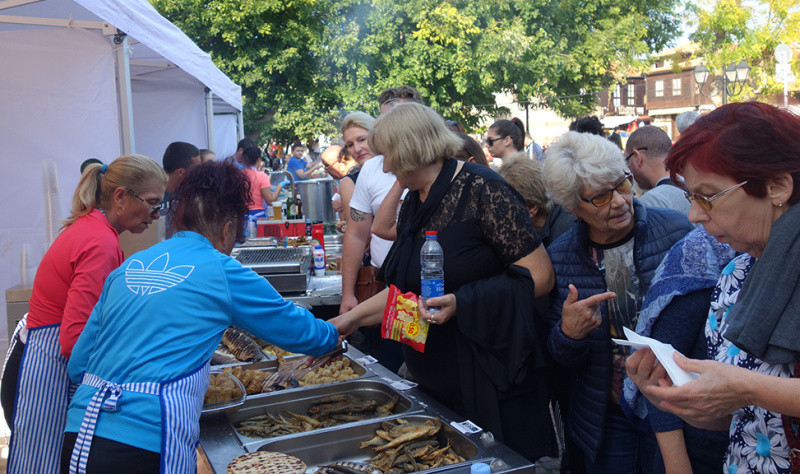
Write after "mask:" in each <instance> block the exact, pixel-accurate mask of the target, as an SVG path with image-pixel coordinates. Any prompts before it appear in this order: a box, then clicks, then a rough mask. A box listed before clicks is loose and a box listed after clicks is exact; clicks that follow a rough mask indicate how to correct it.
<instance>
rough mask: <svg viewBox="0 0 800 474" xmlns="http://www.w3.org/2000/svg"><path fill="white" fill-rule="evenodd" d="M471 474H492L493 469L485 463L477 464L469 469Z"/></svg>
mask: <svg viewBox="0 0 800 474" xmlns="http://www.w3.org/2000/svg"><path fill="white" fill-rule="evenodd" d="M469 471H470V473H471V474H490V473H491V472H492V469H491V468H490V467H489V465H488V464H486V463H485V462H476V463H475V464H473V465H471V466H470V467H469Z"/></svg>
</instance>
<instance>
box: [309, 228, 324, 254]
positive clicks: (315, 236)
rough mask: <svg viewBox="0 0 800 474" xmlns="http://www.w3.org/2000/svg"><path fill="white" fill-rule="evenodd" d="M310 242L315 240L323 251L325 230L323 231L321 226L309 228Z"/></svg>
mask: <svg viewBox="0 0 800 474" xmlns="http://www.w3.org/2000/svg"><path fill="white" fill-rule="evenodd" d="M311 240H312V242H313V241H314V240H316V241H317V242H318V243H319V245H320V246H321V247H322V250H325V229H323V227H322V224H321V223H318V224H314V225H313V226H312V228H311Z"/></svg>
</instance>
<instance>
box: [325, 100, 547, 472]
mask: <svg viewBox="0 0 800 474" xmlns="http://www.w3.org/2000/svg"><path fill="white" fill-rule="evenodd" d="M369 143H370V147H371V148H372V149H373V151H375V152H382V153H383V154H384V163H383V169H384V171H389V172H392V173H394V174H395V175H396V176H397V182H398V183H399V186H401V187H406V188H408V194H407V195H406V197H405V198H404V200H403V204H402V206H401V208H400V213H399V215H398V217H397V227H396V228H397V241H396V242H395V244H394V246H393V247H392V250H391V252H390V254H389V256H388V257H387V258H386V261H385V262H384V265H383V267H382V268H381V271H382V272H384V271H385V276H386V280H385V281H386V282H387V283H389V284H392V285H394V286H396V287H397V288H399V289H400V290H401V291H402V292H404V293H405V292H409V291H410V292H414V293H415V294H420V292H421V283H420V271H421V265H420V249H421V247H422V245H423V242H424V241H425V239H426V234H427V233H428V232H436V233H437V234H438V236H437V239H438V241H439V243H440V244H441V246H442V249H443V251H444V279H443V284H444V296H441V297H438V298H430V299H428V300H427V301H426V302H423V303H421V305H420V307H421V319H422V321H423V322H425V323H429V324H430V326H429V332H428V338H427V342H426V344H425V352H424V353H420V352H417V351H416V350H413V349H411V348H410V347H408V346H403V356H404V360H405V363H406V366H407V367H408V370H409V371H410V372H411V374H412V375H413V377H414V380H415V381H416V382H417V383H418V384H419V386H420V388H421V389H422V390H423V391H425V392H426V393H427V394H429V395H431V396H432V397H434V398H435V399H437V400H438V401H439V402H440V403H442V404H444V405H445V406H447V407H449V408H451V409H452V410H453V411H455V412H456V413H459V414H460V415H462V416H464V417H465V418H468V419H470V420H472V421H474V422H476V423H477V424H478V425H480V426H481V427H482V428H483V429H484V430H487V431H491V432H492V433H494V436H495V438H497V439H498V440H501V441H502V442H504V443H506V444H508V445H509V446H510V447H511V448H512V449H514V450H515V451H517V452H519V453H520V454H522V455H523V456H525V457H527V458H528V459H530V460H535V459H538V458H539V457H541V456H552V455H553V451H554V448H555V444H554V436H553V432H552V431H551V430H550V429H549V427H550V424H549V422H548V423H542V420H549V417H550V414H549V408H548V403H549V398H548V396H547V388H546V386H545V378H544V358H543V357H542V355H543V351H544V348H543V347H541V345H540V344H539V341H540V339H539V336H542V335H541V334H538V335H537V334H536V330H537V328H536V327H535V326H536V325H535V324H528V323H527V322H530V321H534V320H535V319H536V314H535V311H536V310H535V301H534V299H535V298H537V297H541V296H545V295H547V294H548V292H549V291H550V289H551V288H552V285H553V273H552V268H551V266H550V261H549V259H548V258H547V253H546V252H545V250H544V247H543V246H542V245H541V241H540V239H539V237H538V236H537V235H536V232H535V231H534V229H533V224H532V222H531V220H530V217H529V216H528V213H527V211H526V210H525V204H524V202H523V201H522V199H521V198H520V196H519V193H517V192H516V191H514V190H513V189H512V188H511V187H510V186H509V185H508V183H506V182H505V181H504V180H503V179H502V178H500V176H498V175H497V173H495V172H494V171H492V170H490V169H489V168H487V167H486V166H482V165H478V164H475V163H470V162H464V161H458V160H456V159H454V158H453V156H454V155H455V153H456V152H458V151H459V150H460V149H461V147H462V146H463V143H462V141H461V139H460V138H459V137H458V135H456V134H455V133H454V132H453V131H451V130H450V129H449V128H447V125H446V124H445V122H444V120H443V119H442V118H441V117H440V116H439V114H437V113H436V112H435V111H433V110H431V109H430V108H428V107H425V106H424V105H420V104H415V103H402V104H398V105H396V106H395V107H394V108H392V109H391V110H389V111H388V112H385V113H384V114H383V115H381V116H380V118H378V120H377V121H376V122H375V126H374V127H373V128H372V130H371V131H370V134H369ZM387 199H388V198H387ZM385 204H386V200H384V205H385ZM388 295H389V290H388V289H387V290H384V291H382V292H381V293H379V294H377V295H375V296H373V297H372V298H370V299H368V300H366V301H364V302H363V303H361V304H359V305H358V306H356V307H355V308H353V309H352V310H350V311H348V312H346V313H344V314H342V315H341V316H339V317H338V318H337V319H334V324H336V325H337V327H339V329H340V332H341V333H342V334H350V333H351V332H352V331H354V330H355V329H357V328H358V327H359V326H369V325H374V324H380V322H381V319H382V315H383V310H384V307H385V306H386V301H387V298H388ZM427 305H430V307H429V306H427ZM436 306H441V308H440V309H439V310H436V308H435V307H436ZM489 334H491V336H487V335H489ZM489 354H492V355H491V356H490V355H489Z"/></svg>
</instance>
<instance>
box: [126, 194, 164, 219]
mask: <svg viewBox="0 0 800 474" xmlns="http://www.w3.org/2000/svg"><path fill="white" fill-rule="evenodd" d="M125 191H128V192H129V193H130V194H131V196H133V197H135V198H136V199H138V200H140V201H142V202H143V203H144V205H145V206H147V207H149V208H150V215H151V216H155V215H156V214H158V213H159V212H161V209H164V204H163V203H158V204H156V205H155V206H154V205H152V204H150V203H149V202H147V201H145V200H144V198H142V197H141V196H139V195H138V194H136V193H135V192H133V191H131V190H130V189H128V188H125Z"/></svg>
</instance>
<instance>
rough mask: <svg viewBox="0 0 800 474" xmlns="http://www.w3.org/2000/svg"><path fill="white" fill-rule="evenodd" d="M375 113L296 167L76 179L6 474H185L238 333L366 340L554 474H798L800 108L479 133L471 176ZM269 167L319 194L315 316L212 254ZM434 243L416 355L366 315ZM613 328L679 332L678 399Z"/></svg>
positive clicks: (46, 264) (414, 283) (37, 299)
mask: <svg viewBox="0 0 800 474" xmlns="http://www.w3.org/2000/svg"><path fill="white" fill-rule="evenodd" d="M378 104H379V106H380V115H379V116H378V117H372V116H370V115H368V114H366V113H364V112H352V113H349V114H347V115H346V116H345V117H344V118H343V121H342V124H341V128H340V133H341V142H340V143H339V144H337V145H333V146H331V147H329V148H328V149H326V150H324V151H323V152H322V153H320V154H316V153H313V152H312V153H311V155H312V156H310V157H308V158H306V155H305V152H306V148H305V147H304V146H303V145H302V144H300V143H295V144H293V145H291V146H290V147H289V151H290V154H289V157H288V159H284V158H278V156H277V155H275V156H274V157H273V156H272V155H273V153H274V152H275V150H274V149H271V148H270V149H269V151H268V152H266V156H265V151H264V150H262V149H261V148H259V147H258V146H256V144H255V143H254V142H252V140H249V139H245V140H243V141H241V142H240V143H239V144H238V149H237V151H236V153H235V154H234V155H233V156H231V157H229V158H226V159H220V160H217V157H215V156H214V154H213V152H210V151H209V150H199V149H197V148H196V147H194V146H193V145H191V144H188V143H184V142H174V143H172V144H170V145H169V147H167V149H166V151H165V153H164V157H163V160H162V166H159V165H158V164H157V163H155V162H154V161H153V160H151V159H149V158H146V157H143V156H139V155H126V156H122V157H119V158H117V159H115V160H113V161H111V162H109V163H108V164H103V163H97V162H92V163H89V164H87V165H86V166H85V169H83V170H82V178H81V181H80V183H79V185H78V188H77V189H76V190H75V194H74V197H73V203H72V209H71V214H70V216H69V217H68V218H67V220H65V221H64V228H63V230H62V232H61V233H60V235H59V237H58V238H57V239H56V241H55V242H54V244H53V245H52V246H51V248H50V249H49V250H48V252H47V254H46V255H45V257H44V259H43V260H42V263H41V265H40V267H39V271H38V272H37V276H36V279H35V281H34V287H33V294H32V297H31V301H30V312H29V314H28V315H27V316H26V318H25V319H24V320H23V321H21V322H20V324H19V326H18V328H17V331H16V332H15V333H14V336H13V337H12V341H11V348H10V349H9V354H8V356H7V359H6V365H5V369H4V372H3V379H2V382H3V383H2V390H1V393H0V395H2V396H1V397H0V400H1V401H2V406H3V410H4V414H5V416H6V421H7V423H8V424H9V426H10V427H12V438H11V445H10V453H9V463H8V472H14V473H17V472H35V473H51V472H52V473H55V472H65V473H66V472H88V473H107V472H119V473H126V472H167V471H169V472H173V471H171V470H175V471H174V472H192V471H193V469H194V466H195V462H196V458H195V456H196V454H195V446H196V443H197V439H198V436H199V411H200V408H201V406H202V396H203V393H204V392H205V388H206V386H207V384H208V373H209V359H210V356H211V353H213V352H214V349H215V348H216V346H217V344H218V343H219V341H220V339H221V337H222V334H223V332H224V330H225V328H226V327H228V326H230V325H236V326H239V327H242V328H244V329H246V330H248V331H250V332H252V333H253V334H255V335H256V336H259V337H261V338H262V339H264V340H266V341H268V342H271V343H274V344H276V345H278V346H279V347H282V348H284V349H287V350H290V351H294V352H303V353H306V354H311V355H320V354H323V353H325V352H327V351H329V350H331V349H333V348H334V347H335V346H336V345H337V343H338V342H339V341H341V340H342V339H343V338H346V337H351V338H352V337H355V334H356V333H358V334H359V335H360V336H361V337H363V338H364V339H365V343H364V347H365V350H366V351H367V352H369V353H370V354H371V355H373V356H374V357H375V358H376V359H378V361H379V362H380V363H381V364H382V365H384V366H385V367H387V368H388V369H390V370H392V371H394V372H397V373H398V374H400V375H401V376H403V377H406V378H408V379H411V380H413V381H414V382H416V383H417V384H418V386H419V387H420V389H421V390H422V391H424V392H425V393H426V394H427V395H429V396H430V397H432V398H433V399H435V400H436V401H438V402H439V403H441V404H442V405H444V406H445V407H447V408H448V409H450V410H452V411H453V412H454V413H456V414H457V415H459V416H461V417H464V418H466V419H469V420H471V421H472V422H474V423H475V424H477V425H478V426H480V427H481V428H483V429H484V430H486V431H490V432H491V433H493V435H494V438H495V439H496V440H498V441H500V442H503V443H505V444H506V445H508V446H509V447H511V448H512V449H513V450H515V451H516V452H518V453H519V454H521V455H522V456H524V457H526V458H527V459H529V460H530V461H532V462H535V461H536V460H538V459H540V458H541V457H543V456H560V457H561V461H562V463H561V466H562V472H572V473H583V472H589V473H670V474H673V473H691V472H694V473H719V472H726V473H734V472H758V473H789V472H800V454H798V453H800V421H798V420H800V403H798V401H797V400H798V395H800V381H799V380H797V378H798V377H800V372H799V371H798V369H800V339H798V338H797V334H798V333H797V332H795V331H797V330H798V329H800V319H798V316H797V312H796V310H797V309H798V306H800V270H797V269H795V268H794V266H793V265H791V264H790V265H786V263H787V262H789V263H790V262H791V261H794V260H793V258H794V257H793V255H794V256H796V257H798V258H800V247H798V245H797V242H798V241H800V240H798V237H800V236H799V235H798V233H800V230H798V229H800V222H798V221H800V214H798V213H800V210H798V209H796V208H795V207H794V206H795V204H796V203H797V202H798V201H800V182H798V184H799V186H797V187H795V183H796V180H797V179H800V117H798V116H796V115H794V114H792V113H791V112H789V111H787V110H785V109H780V108H777V107H774V106H770V105H766V104H763V103H756V102H744V103H735V104H728V105H725V106H722V107H720V108H718V109H716V110H714V111H712V112H710V113H708V114H706V115H703V116H695V117H691V119H692V120H694V122H693V123H689V124H686V125H685V128H684V130H683V131H682V133H681V135H680V138H679V139H678V140H677V142H676V143H674V144H673V143H672V140H670V138H669V136H668V135H667V134H666V133H665V132H664V131H663V130H661V129H660V128H657V127H655V126H642V127H639V128H638V129H637V130H636V131H635V132H633V133H631V134H630V135H629V136H627V137H625V138H626V141H625V142H624V143H623V142H622V141H620V143H616V141H615V140H614V139H608V138H607V137H605V136H604V135H603V133H602V129H601V133H600V134H598V133H596V129H597V125H598V123H599V121H598V120H597V119H596V118H592V117H588V118H585V119H580V120H576V121H574V122H573V123H572V124H571V126H570V130H569V131H566V132H565V133H564V135H562V136H561V137H560V138H559V139H558V140H557V141H556V142H554V143H552V144H550V145H549V146H548V147H547V149H546V150H542V148H541V147H540V146H539V145H538V144H536V143H535V142H533V141H532V140H530V139H529V133H528V132H526V130H525V128H524V126H522V123H521V122H520V123H517V122H518V121H515V120H498V121H496V122H494V123H493V124H492V125H491V126H490V127H489V128H488V131H487V133H486V138H485V145H486V148H487V150H486V151H488V152H489V154H490V156H491V157H492V158H493V159H492V162H491V163H490V161H489V160H488V159H487V156H486V153H485V151H484V149H483V146H482V145H484V144H482V143H479V142H478V141H476V140H475V139H474V138H472V137H471V136H469V135H467V134H466V133H464V132H465V130H464V127H463V125H461V124H460V123H458V122H456V121H452V120H445V119H444V118H443V117H441V116H440V115H439V114H438V113H437V112H435V111H434V110H433V109H431V108H429V107H427V106H426V105H424V101H423V99H422V97H421V96H420V94H419V92H418V91H417V90H416V89H414V88H413V87H410V86H400V87H396V88H390V89H387V90H385V91H383V93H381V95H380V96H379V97H378ZM601 126H602V125H601ZM681 126H682V127H684V124H683V123H682V124H681ZM526 138H527V140H526ZM490 165H491V166H490ZM276 166H277V168H278V169H283V170H285V171H287V172H288V173H291V175H292V179H293V180H295V181H297V180H304V179H310V178H313V177H315V176H324V175H330V176H331V177H332V178H333V179H335V180H337V182H338V189H339V198H338V199H337V200H335V201H334V202H333V203H332V206H334V209H335V210H336V211H337V212H338V213H339V214H340V215H341V216H342V217H343V220H344V225H343V226H342V230H343V232H344V240H343V249H342V266H341V272H342V301H341V305H340V308H339V315H338V316H336V317H334V318H332V319H330V320H329V321H323V320H321V319H317V318H315V317H314V315H313V314H311V313H310V312H308V311H306V310H304V309H300V308H298V307H296V306H295V305H294V304H292V303H291V302H288V301H286V300H285V299H284V298H283V297H281V295H280V294H278V292H277V291H275V289H274V288H272V286H271V285H270V284H269V283H268V282H267V280H265V279H264V278H261V277H259V276H258V275H256V274H255V273H254V272H252V271H250V270H249V269H247V268H243V267H242V266H241V265H239V264H238V262H236V261H235V260H234V259H232V258H231V257H230V254H231V252H232V249H233V247H234V245H235V244H236V243H237V242H238V243H242V242H243V241H244V238H245V231H246V227H247V223H248V221H251V220H253V219H257V218H259V217H263V216H264V214H265V211H264V205H269V204H270V203H271V202H272V201H273V200H275V199H277V198H278V194H280V192H281V189H282V187H285V186H287V185H288V180H287V181H284V182H281V183H271V182H270V180H269V177H268V175H267V174H265V173H263V172H261V171H262V170H263V169H264V168H267V170H269V169H275V168H276ZM161 216H165V217H166V219H167V220H168V227H169V228H170V229H171V231H170V232H169V233H168V235H169V238H167V239H166V240H164V241H162V242H160V243H158V244H156V245H154V246H153V247H151V248H149V249H146V250H143V251H141V252H138V253H136V254H134V255H131V256H129V257H128V258H127V259H126V260H125V259H123V255H122V251H121V249H120V246H119V235H120V234H122V233H123V232H126V231H129V232H131V233H140V232H143V231H144V230H145V229H146V228H147V227H148V226H149V225H151V224H152V223H153V222H154V221H156V220H157V219H159V217H161ZM430 231H435V232H436V233H437V235H438V241H439V243H440V245H441V247H442V249H443V252H444V295H443V296H440V297H436V298H431V299H429V300H427V301H426V302H424V303H421V304H420V308H419V311H420V317H421V319H422V320H423V321H425V322H427V324H429V332H428V338H427V341H426V345H425V351H424V352H419V351H417V350H414V349H412V348H411V347H410V346H406V345H402V344H400V343H398V342H396V341H391V340H387V339H384V338H382V337H381V334H380V332H379V330H378V329H377V328H376V327H378V326H380V323H381V321H382V319H383V316H384V309H385V307H386V304H387V298H388V295H389V289H388V286H389V285H394V286H395V287H397V288H398V289H399V290H400V291H401V292H404V293H405V292H413V293H415V294H419V293H420V292H421V282H420V271H421V264H420V258H419V256H420V250H421V248H422V245H423V243H424V241H425V236H426V233H427V232H430ZM795 252H798V254H797V255H796V254H795ZM432 307H438V309H437V310H435V311H434V310H431V309H430V308H432ZM626 330H630V331H635V332H637V333H638V334H640V335H642V336H647V337H651V338H654V339H656V340H658V341H661V342H664V343H668V344H671V345H672V346H673V347H674V348H675V349H676V350H677V352H676V353H675V355H674V356H673V360H672V361H670V362H674V363H675V364H677V366H678V367H679V368H681V369H683V370H685V371H689V372H693V373H695V378H694V379H693V380H692V381H690V382H688V383H684V384H682V385H676V384H673V383H672V380H671V378H670V376H669V375H668V373H667V371H666V369H665V367H664V364H665V361H664V360H663V359H662V360H659V359H658V358H657V357H656V355H655V354H654V352H653V351H651V350H649V349H640V350H636V351H633V352H631V350H630V349H628V348H627V347H626V346H622V345H618V344H616V343H615V342H613V339H624V338H625V332H626ZM561 423H563V431H564V434H563V439H561V438H560V437H558V436H556V432H555V430H554V429H553V426H554V424H555V425H560V424H561Z"/></svg>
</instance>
